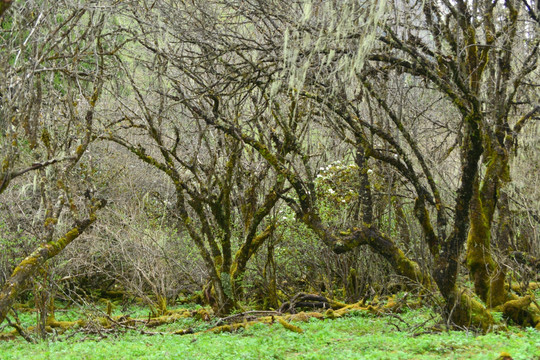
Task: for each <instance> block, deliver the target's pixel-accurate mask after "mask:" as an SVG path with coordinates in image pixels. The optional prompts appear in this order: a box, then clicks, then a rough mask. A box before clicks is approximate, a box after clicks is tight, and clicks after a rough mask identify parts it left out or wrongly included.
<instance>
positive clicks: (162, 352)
mask: <svg viewBox="0 0 540 360" xmlns="http://www.w3.org/2000/svg"><path fill="white" fill-rule="evenodd" d="M428 313H429V310H425V309H423V310H417V311H410V312H408V313H406V314H402V318H403V319H404V320H405V321H407V322H408V323H409V324H410V325H413V324H414V323H417V324H420V323H422V322H423V321H424V320H425V319H426V318H427V314H428ZM353 315H354V316H348V317H345V318H341V319H337V320H324V321H321V320H316V319H311V320H310V322H308V323H295V324H296V325H298V326H300V327H301V328H302V329H303V330H304V333H303V334H297V333H294V332H291V331H289V330H286V329H285V328H284V327H283V326H281V325H279V324H274V325H265V324H257V325H254V326H252V327H250V328H248V329H246V330H242V331H239V332H236V333H233V334H230V333H223V334H210V333H201V334H196V335H184V336H179V335H155V336H148V335H141V334H139V333H138V332H136V331H128V332H125V333H121V334H120V333H117V334H109V335H108V337H107V338H105V339H101V340H99V339H98V338H97V336H93V335H86V334H83V333H78V334H76V335H74V336H72V337H70V338H68V339H66V336H65V335H63V336H61V337H59V339H60V340H61V341H45V342H41V343H38V344H36V345H31V344H28V343H26V342H24V340H22V339H17V340H13V341H4V342H1V343H0V359H2V360H9V359H25V360H26V359H77V360H79V359H493V360H494V359H497V358H498V356H499V354H500V353H501V352H503V351H504V352H507V353H509V354H510V355H511V356H512V357H513V359H516V360H518V359H526V360H530V359H540V332H538V331H536V330H534V329H525V330H522V329H517V328H512V327H511V328H510V329H509V331H507V332H500V333H493V334H488V335H484V336H478V335H475V334H473V333H467V332H455V331H451V332H443V333H440V334H424V335H420V336H413V334H412V332H409V331H398V330H397V329H396V327H395V326H393V325H392V324H397V325H399V326H402V327H404V328H405V327H406V326H403V323H402V322H400V321H398V320H397V319H394V318H390V317H374V316H370V315H366V314H363V313H356V314H353ZM188 326H193V327H196V328H198V329H203V328H205V327H208V326H210V325H209V324H206V323H202V322H197V321H195V320H193V319H186V320H185V321H183V322H182V323H176V324H169V325H164V326H162V327H160V328H157V329H150V330H151V331H162V332H165V331H172V330H177V329H179V328H185V327H188ZM62 339H64V340H62Z"/></svg>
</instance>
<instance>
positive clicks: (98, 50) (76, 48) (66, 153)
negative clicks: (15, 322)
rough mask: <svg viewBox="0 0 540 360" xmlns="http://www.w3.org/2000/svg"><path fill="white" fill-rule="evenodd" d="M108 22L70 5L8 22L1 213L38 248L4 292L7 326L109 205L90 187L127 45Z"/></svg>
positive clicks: (0, 315) (0, 304)
mask: <svg viewBox="0 0 540 360" xmlns="http://www.w3.org/2000/svg"><path fill="white" fill-rule="evenodd" d="M5 4H7V5H9V4H10V2H2V8H0V9H2V11H3V10H5ZM60 5H61V6H60ZM103 5H105V4H103ZM106 20H107V15H106V12H105V11H103V10H100V9H99V7H95V8H94V7H93V6H88V7H86V6H81V5H77V4H71V3H69V2H66V3H62V4H59V3H58V2H54V4H53V3H51V2H39V3H32V4H31V5H29V6H26V7H19V6H13V11H12V12H10V13H5V14H4V16H3V17H2V28H3V32H2V35H1V36H2V37H1V41H2V50H0V52H1V53H2V56H1V59H2V60H1V61H2V68H3V69H5V71H3V72H2V73H1V74H0V94H1V101H2V102H1V107H0V129H1V131H2V132H1V133H0V149H1V150H0V152H1V153H2V157H3V158H2V168H1V169H0V179H1V180H0V181H1V182H0V184H1V185H0V196H2V197H3V199H2V205H3V206H2V209H1V211H2V212H6V213H7V214H9V215H10V217H11V218H13V219H18V220H19V221H18V222H17V223H13V224H12V225H13V226H14V227H15V229H16V228H17V227H18V228H20V229H23V230H22V231H18V230H13V232H12V236H22V234H24V233H26V234H28V235H29V236H31V237H33V238H35V242H36V244H35V246H36V248H35V250H34V251H33V252H32V253H30V254H28V255H27V256H26V257H25V258H24V260H23V261H22V262H21V263H20V264H18V266H16V267H15V268H14V270H13V272H12V274H11V276H10V277H9V278H7V279H6V281H5V283H4V284H3V285H2V290H1V291H0V323H1V322H3V320H4V319H5V318H6V316H7V315H8V312H9V311H10V309H11V306H12V304H13V303H14V301H16V299H17V297H18V296H19V295H21V293H22V292H23V291H24V290H25V289H26V288H27V285H28V282H29V281H30V280H31V279H32V278H33V277H34V276H35V275H36V273H37V272H38V270H40V269H42V267H43V265H44V264H45V263H46V262H47V261H48V260H49V259H51V258H53V257H55V256H56V255H58V254H59V253H60V252H61V251H62V250H63V249H64V248H65V247H66V246H68V245H69V244H70V243H72V242H73V241H74V240H75V239H77V238H78V237H79V236H80V235H81V234H82V233H83V232H84V231H86V230H87V229H88V228H89V227H90V225H91V224H92V223H93V222H94V221H95V220H96V213H97V211H98V210H99V209H100V208H102V207H103V206H104V205H105V203H106V201H105V200H103V199H99V197H98V195H97V194H94V192H93V187H94V184H91V183H89V182H87V181H85V178H86V179H88V178H89V176H88V175H89V173H90V172H91V171H92V164H91V163H90V162H88V159H87V158H86V155H87V154H88V150H89V148H90V145H91V143H92V141H93V136H94V118H95V116H96V113H97V111H98V107H99V106H98V101H99V99H100V98H101V95H102V91H101V90H102V87H103V83H104V81H105V80H106V76H107V73H106V71H107V70H106V57H107V55H108V54H109V53H110V52H112V51H115V50H117V48H116V47H117V46H121V45H122V44H121V43H120V42H118V41H117V38H116V37H115V35H116V34H115V32H114V31H112V32H109V30H110V28H108V27H107V26H106ZM30 175H33V176H34V179H33V186H32V187H31V188H32V196H29V197H28V199H27V200H26V201H25V203H21V202H20V200H18V203H17V204H15V203H12V202H11V201H14V198H13V197H11V196H10V195H11V191H15V188H16V187H17V186H19V187H20V186H21V185H24V184H27V183H28V181H30V180H29V179H28V177H29V176H30ZM31 183H32V182H31ZM10 190H11V191H10ZM15 205H17V208H18V209H22V210H23V211H22V214H18V210H16V207H15ZM25 207H27V208H26V210H27V211H29V213H30V214H32V219H31V220H32V221H28V220H27V219H26V218H27V213H26V212H25V211H24V208H25ZM6 218H7V216H6ZM46 317H47V314H46V313H45V314H42V318H43V321H45V319H46ZM42 325H44V323H43V324H42ZM42 327H43V328H44V326H42Z"/></svg>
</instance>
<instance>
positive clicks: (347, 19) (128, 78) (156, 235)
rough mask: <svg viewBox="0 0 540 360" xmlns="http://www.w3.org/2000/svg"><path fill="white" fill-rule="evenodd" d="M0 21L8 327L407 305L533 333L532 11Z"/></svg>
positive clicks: (39, 15) (413, 7)
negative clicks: (51, 318) (67, 305)
mask: <svg viewBox="0 0 540 360" xmlns="http://www.w3.org/2000/svg"><path fill="white" fill-rule="evenodd" d="M5 4H8V5H9V4H10V2H7V3H4V2H1V3H0V19H1V20H0V21H1V22H2V33H1V41H2V48H1V50H0V52H2V57H1V60H0V61H1V62H2V65H1V66H2V69H3V71H2V73H1V74H0V95H1V104H0V105H1V108H0V129H1V131H2V133H1V134H0V142H1V143H0V149H1V153H0V156H2V167H1V168H0V181H1V182H0V197H1V199H2V201H1V204H0V213H1V214H2V217H1V218H0V246H1V247H2V250H3V251H2V255H1V257H0V266H1V269H0V271H1V274H0V276H1V278H0V279H1V280H0V281H1V282H2V283H3V288H2V292H1V293H0V322H1V321H3V320H4V318H5V317H6V316H7V314H8V312H9V310H10V308H11V306H12V305H13V303H14V302H15V301H16V300H17V299H18V298H20V297H21V296H27V297H28V296H30V295H29V294H32V296H33V297H35V298H37V295H38V293H40V294H46V296H41V298H40V299H41V300H40V301H41V302H40V303H41V304H42V310H41V311H42V317H43V319H46V316H47V314H46V306H45V304H46V303H47V302H48V301H49V298H48V296H49V294H55V295H54V296H64V297H65V296H69V294H70V292H71V291H74V289H75V291H76V292H78V293H80V292H81V291H86V292H91V291H101V292H102V293H106V292H109V293H111V292H112V291H113V290H114V291H119V290H121V291H122V292H124V293H125V294H126V295H125V296H129V294H131V296H137V297H139V298H141V299H143V301H145V302H146V303H148V305H150V306H151V307H152V308H153V309H154V311H155V312H156V313H160V312H164V311H165V310H166V305H167V302H170V301H176V300H177V299H178V298H179V297H180V298H181V297H184V298H185V297H190V296H191V299H192V300H198V301H201V302H204V303H207V304H209V305H211V306H212V307H213V309H214V311H215V312H216V313H217V314H220V315H224V314H228V313H230V312H231V311H234V310H236V309H239V308H242V307H244V306H247V305H246V304H250V303H251V304H257V306H260V307H271V308H277V307H278V306H279V305H280V304H281V303H282V302H284V301H286V300H287V299H288V298H289V297H291V296H293V295H294V294H295V293H297V292H299V291H308V292H318V293H324V294H326V295H327V296H330V297H333V298H341V299H346V300H348V301H357V300H358V299H360V298H362V297H369V296H374V295H377V294H379V295H380V294H382V293H390V292H393V291H396V290H397V289H403V288H409V289H411V288H415V289H417V290H418V291H419V292H421V293H424V294H426V293H427V294H430V295H431V297H430V299H431V300H430V301H431V303H432V304H433V305H434V306H435V307H436V308H437V309H438V311H439V312H440V313H441V315H443V318H444V319H446V320H447V322H448V323H449V324H452V325H457V326H460V327H476V328H481V329H483V330H488V329H489V328H490V327H491V326H492V325H493V323H494V320H493V317H492V316H491V311H493V310H495V311H504V312H505V314H506V316H507V317H509V318H511V319H512V320H513V321H514V322H516V323H519V324H521V325H526V326H527V325H530V326H536V327H538V326H539V325H538V324H540V310H539V309H537V308H536V307H535V304H536V303H535V302H534V295H533V294H529V295H527V289H528V287H529V283H530V282H531V281H535V280H537V279H535V276H537V273H538V267H539V266H540V262H539V261H538V260H537V257H538V256H539V255H540V242H539V234H538V233H537V230H536V229H537V227H538V224H539V223H540V213H539V212H540V201H539V200H540V198H539V195H540V194H539V193H538V188H539V187H538V186H537V184H538V181H539V180H540V179H539V177H540V171H539V167H540V159H539V158H538V147H539V146H540V143H539V142H538V139H539V137H538V135H539V134H538V132H539V125H538V121H537V120H538V119H539V117H540V102H539V101H540V96H539V95H540V93H539V92H538V89H539V84H538V78H539V70H538V68H537V67H538V47H539V41H540V34H539V30H540V23H539V20H538V19H539V18H538V16H539V14H538V13H539V11H538V4H537V3H535V2H534V1H527V0H523V1H517V0H508V1H505V2H498V1H494V2H492V1H469V2H467V1H462V0H458V1H455V2H449V1H441V2H435V1H424V2H414V1H412V2H407V1H387V2H381V1H369V0H368V1H357V0H355V1H353V0H347V1H340V2H328V1H316V0H306V1H294V2H291V1H281V0H273V1H263V0H253V1H242V2H235V1H226V0H212V1H206V2H204V4H203V3H196V2H177V1H166V0H160V1H151V2H150V1H148V2H147V1H137V2H129V1H123V2H115V1H98V2H91V3H88V4H84V3H83V4H81V3H74V2H70V1H67V0H66V1H62V2H55V4H54V6H53V4H52V2H49V1H21V2H18V3H17V2H16V3H15V4H14V5H12V6H11V8H9V10H8V11H6V12H4V11H5V9H7V7H6V5H5ZM2 13H3V14H2ZM105 205H107V206H105ZM98 210H99V211H98ZM83 232H84V233H83ZM70 243H71V245H70V246H69V247H67V245H68V244H70ZM66 247H67V248H66ZM61 251H63V253H62V254H61V255H58V254H60V252H61ZM29 254H30V255H29ZM57 255H58V256H57ZM51 259H52V260H51ZM47 261H49V262H47ZM389 279H392V280H391V281H389ZM468 280H470V283H469V281H468ZM32 283H33V284H34V285H33V291H32V292H30V293H29V292H28V290H29V289H31V288H32ZM516 283H517V284H518V286H515V285H516ZM38 289H39V291H38ZM525 295H526V296H525ZM54 296H52V297H54ZM52 297H51V298H52ZM43 321H45V320H43Z"/></svg>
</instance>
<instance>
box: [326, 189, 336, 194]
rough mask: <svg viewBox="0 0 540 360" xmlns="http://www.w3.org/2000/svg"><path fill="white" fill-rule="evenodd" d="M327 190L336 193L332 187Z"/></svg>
mask: <svg viewBox="0 0 540 360" xmlns="http://www.w3.org/2000/svg"><path fill="white" fill-rule="evenodd" d="M328 192H329V193H330V194H335V193H336V192H335V191H334V189H328Z"/></svg>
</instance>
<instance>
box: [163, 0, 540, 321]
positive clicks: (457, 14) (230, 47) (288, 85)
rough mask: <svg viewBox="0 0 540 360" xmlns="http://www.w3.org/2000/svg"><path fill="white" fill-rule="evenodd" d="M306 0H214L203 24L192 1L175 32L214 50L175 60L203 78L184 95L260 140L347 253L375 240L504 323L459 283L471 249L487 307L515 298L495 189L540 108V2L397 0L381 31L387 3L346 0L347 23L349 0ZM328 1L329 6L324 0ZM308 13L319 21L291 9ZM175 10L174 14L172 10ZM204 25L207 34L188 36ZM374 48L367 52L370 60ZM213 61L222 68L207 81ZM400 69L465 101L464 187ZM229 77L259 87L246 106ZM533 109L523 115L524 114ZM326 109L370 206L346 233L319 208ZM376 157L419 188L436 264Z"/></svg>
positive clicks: (399, 265)
mask: <svg viewBox="0 0 540 360" xmlns="http://www.w3.org/2000/svg"><path fill="white" fill-rule="evenodd" d="M306 4H307V5H306ZM257 5H260V4H257ZM304 5H305V6H301V5H300V4H292V5H290V6H287V5H284V4H281V3H280V4H279V5H275V6H274V7H272V6H270V5H268V6H265V7H264V6H261V7H257V6H256V5H255V4H251V3H250V4H243V5H232V4H228V3H227V4H225V3H223V4H222V3H216V5H215V7H210V9H212V10H213V11H204V12H203V11H202V10H200V9H197V8H196V7H195V6H194V7H192V8H190V9H189V10H188V9H183V10H184V11H185V13H186V14H189V16H190V17H192V18H196V19H197V20H198V21H199V23H200V24H204V23H206V24H208V23H209V22H211V21H212V20H213V21H215V23H216V24H217V25H216V27H214V28H212V30H211V31H204V29H202V28H199V27H195V29H194V28H193V23H190V22H189V19H182V16H180V14H181V12H180V13H179V12H172V13H173V14H175V15H174V16H177V18H178V20H177V21H185V23H186V24H187V25H185V26H191V29H192V32H187V31H184V32H180V33H177V39H179V42H180V43H184V42H183V41H185V43H187V44H190V46H192V44H196V46H198V48H199V49H202V50H199V51H200V53H202V54H204V55H205V58H204V59H205V60H206V59H212V62H210V61H193V62H190V63H189V65H190V66H189V67H188V66H185V65H184V64H183V63H180V65H179V66H177V67H176V69H178V73H181V72H184V73H186V72H187V73H188V77H190V78H191V79H194V78H196V79H197V80H198V81H194V82H195V84H196V85H197V86H198V91H197V92H196V94H198V96H199V97H198V98H197V99H196V100H195V101H194V98H193V97H190V96H189V95H186V94H185V93H184V92H183V88H182V87H181V85H182V84H179V86H177V87H175V90H176V94H177V96H178V97H179V98H180V100H181V101H183V103H184V104H185V105H186V106H188V107H189V109H190V110H191V112H192V113H193V114H194V115H195V116H196V117H198V118H200V119H201V120H204V121H205V122H206V123H207V124H210V125H212V126H214V127H216V128H217V129H220V130H221V131H223V132H225V133H226V134H227V135H229V136H231V137H233V138H235V139H236V140H238V141H242V142H243V143H246V144H248V145H249V146H251V147H252V148H254V149H256V150H257V151H258V152H259V153H260V154H261V156H262V157H263V158H264V159H265V160H266V161H267V162H268V163H269V164H270V165H271V166H272V167H273V169H274V171H275V172H276V173H277V174H278V176H282V177H284V178H286V179H287V181H288V183H289V184H290V186H291V187H292V188H294V191H295V193H296V196H295V197H286V196H284V197H283V198H284V200H285V201H287V202H288V204H289V205H290V206H291V208H292V209H294V211H295V212H296V213H297V217H298V218H299V219H301V221H303V222H304V223H305V224H306V225H308V226H309V227H310V228H311V229H312V230H313V231H314V232H315V233H317V234H318V236H319V237H320V238H321V240H322V241H323V242H324V243H326V244H327V245H329V246H331V247H333V248H334V250H335V251H336V252H345V251H348V250H350V249H352V248H355V247H357V246H360V245H368V246H370V247H371V248H372V249H373V250H375V251H376V252H377V253H379V254H381V255H382V256H383V257H385V259H386V260H387V261H388V262H389V263H390V264H391V265H392V266H393V268H394V270H395V271H396V272H397V273H398V274H400V275H403V276H405V277H407V278H409V279H411V280H414V281H419V282H421V283H423V284H424V285H425V286H427V287H431V288H438V290H439V292H440V294H441V295H442V297H443V299H444V302H445V304H446V305H445V306H444V311H443V314H444V315H445V317H446V318H447V319H448V320H449V322H451V323H454V324H456V325H458V326H477V327H480V328H483V329H484V330H486V329H488V328H489V326H490V325H491V324H492V322H493V320H492V318H491V315H490V313H489V311H488V310H487V309H486V308H485V307H484V305H483V304H481V303H480V302H478V301H476V300H474V298H473V297H472V296H471V295H469V294H467V293H466V292H465V291H464V289H462V288H461V286H460V284H459V281H458V279H459V274H460V267H461V266H460V262H461V258H462V255H463V254H464V252H465V251H466V249H467V251H466V253H467V265H468V268H469V269H470V272H471V276H472V278H473V280H474V283H475V292H476V293H477V294H478V295H479V296H480V298H481V299H482V300H483V301H484V302H485V303H486V304H487V306H488V308H491V307H494V306H498V305H501V304H503V303H506V302H508V301H513V300H515V299H516V298H515V296H514V295H512V294H511V293H509V292H508V291H507V290H505V289H506V288H505V276H504V272H502V270H501V269H500V267H498V266H497V265H496V264H495V263H494V261H493V259H492V253H491V248H490V232H491V227H492V224H493V216H494V213H495V209H496V205H497V197H498V194H499V192H500V189H501V187H502V186H503V185H504V184H505V183H507V182H508V181H510V179H509V178H508V173H509V165H510V162H509V159H510V154H511V150H512V147H513V144H514V143H515V141H516V137H517V135H518V134H519V133H520V131H521V130H522V129H523V127H524V126H525V124H526V123H527V122H528V121H529V120H530V119H531V118H532V117H533V116H535V114H536V113H537V111H538V107H537V106H536V105H535V104H530V103H528V102H526V101H520V100H519V99H520V98H521V97H524V96H526V95H525V94H526V93H527V91H528V87H529V85H527V84H534V80H533V79H534V75H535V71H536V67H537V62H538V56H537V53H538V52H537V49H538V38H539V37H538V36H537V35H538V34H537V32H538V26H537V23H536V20H535V16H536V14H535V13H534V10H533V7H532V6H531V4H528V3H518V2H513V1H507V2H505V3H504V4H499V3H491V2H472V3H467V2H463V1H458V2H456V3H455V4H451V3H449V2H445V1H443V2H442V3H441V4H439V3H435V2H425V3H423V5H422V6H420V7H415V5H409V4H405V3H402V2H395V3H393V4H391V5H390V6H391V8H392V10H393V14H396V17H389V18H388V19H387V21H386V24H385V25H384V26H381V27H380V28H379V30H373V29H375V28H376V25H377V19H378V18H377V16H376V15H377V13H378V10H379V8H377V7H376V6H372V7H370V6H369V5H368V4H365V5H364V6H358V5H355V4H353V3H351V4H349V3H347V4H340V6H342V7H341V9H347V11H348V13H349V14H355V15H356V17H355V16H352V17H351V18H347V21H350V22H348V24H349V25H348V26H347V25H343V26H342V27H339V26H338V25H334V24H337V23H332V21H331V19H334V17H333V16H336V12H337V11H338V10H339V9H337V8H334V9H332V8H331V6H332V5H326V6H330V8H324V5H322V4H319V3H318V2H307V3H305V4H304ZM355 6H356V7H355ZM323 8H324V9H325V10H332V11H330V12H328V11H320V10H321V9H323ZM282 9H286V10H285V11H282ZM220 11H227V12H230V14H231V18H233V19H235V20H236V21H233V22H227V23H224V22H220V21H218V20H216V19H215V18H212V16H215V14H216V13H218V14H219V13H220ZM319 11H320V12H319ZM407 14H408V15H407ZM198 16H200V17H198ZM298 18H300V19H309V20H304V21H301V22H295V21H294V20H293V19H298ZM210 19H212V20H210ZM520 19H522V20H523V22H521V21H520ZM531 19H532V20H531ZM167 20H168V21H170V23H171V24H174V23H175V20H174V19H173V18H172V17H171V18H168V19H167ZM203 20H204V21H203ZM361 23H363V24H375V25H374V26H371V27H370V26H368V25H366V26H365V27H360V29H361V30H360V31H357V30H356V31H355V29H358V28H357V27H356V28H355V26H353V25H358V24H361ZM246 24H247V25H246ZM340 24H341V23H340ZM522 24H523V27H521V26H522ZM332 26H336V27H334V28H332ZM329 28H330V29H331V30H334V31H333V34H336V35H334V36H337V37H338V38H339V39H340V40H341V41H340V42H338V43H335V42H331V41H327V40H328V39H329V38H331V39H335V37H332V36H331V35H328V34H329V33H330V32H327V31H326V30H328V29H329ZM169 29H175V28H174V27H170V28H169ZM366 29H367V30H366ZM171 31H172V30H171ZM193 33H196V34H198V36H196V35H191V36H192V37H191V38H190V34H193ZM180 34H181V35H182V36H185V37H181V36H180ZM375 34H378V39H377V43H376V46H375V48H374V49H373V50H370V47H369V44H370V41H369V40H370V39H373V37H374V36H375ZM518 34H521V35H523V37H520V36H518ZM190 39H192V40H190ZM205 43H206V45H205V46H203V44H205ZM371 43H372V42H371ZM189 49H190V50H191V48H189ZM188 53H189V52H188ZM194 59H197V60H200V57H196V56H195V57H194ZM365 59H367V60H369V61H368V62H367V63H366V66H362V65H363V64H364V60H365ZM175 65H176V64H175ZM203 67H205V68H206V69H211V72H212V73H213V74H216V73H217V74H220V76H214V77H213V81H209V79H207V78H203V80H200V79H201V78H202V77H200V76H198V75H199V74H202V73H203V70H202V68H203ZM192 74H197V77H195V76H193V75H192ZM391 77H401V78H403V79H410V81H411V82H412V83H413V86H414V87H423V88H424V89H425V92H426V93H430V94H431V96H433V95H437V94H438V96H439V97H440V98H441V100H440V101H442V102H443V103H444V105H445V106H446V107H447V108H448V109H449V111H452V112H453V114H455V115H454V116H456V117H455V118H454V119H453V120H452V121H453V123H451V124H448V126H447V129H448V135H449V136H450V137H449V138H453V139H454V141H455V146H453V147H447V153H448V154H451V153H452V152H453V151H454V149H459V154H456V155H455V156H457V159H458V161H459V162H460V163H461V168H460V169H459V170H458V171H456V172H455V173H454V174H452V175H453V176H455V177H456V179H459V181H458V182H457V184H456V186H455V189H453V190H454V191H455V193H453V194H452V191H449V192H447V193H443V191H442V189H441V186H440V183H441V182H440V179H439V178H438V177H437V176H436V175H435V173H434V170H435V168H434V164H433V163H432V162H430V159H429V156H430V147H429V146H427V145H426V144H424V143H421V142H419V141H418V140H417V139H416V138H415V136H414V131H415V127H414V126H415V123H414V121H412V119H411V116H410V115H408V114H400V113H399V112H398V111H397V109H396V107H395V104H394V103H393V101H392V98H391V96H392V94H391V93H389V92H388V91H386V90H385V84H388V83H389V81H388V79H389V78H391ZM533 86H534V85H533ZM411 87H412V86H411ZM230 89H235V91H242V92H243V93H245V94H246V96H245V98H246V99H249V101H246V103H245V105H244V107H242V109H241V110H242V112H237V113H236V116H235V117H230V116H229V114H228V113H227V112H226V111H221V110H222V106H223V104H224V103H225V100H224V99H225V94H226V93H227V91H230ZM239 89H240V90H239ZM248 94H249V95H248ZM285 104H287V105H285ZM527 106H528V107H529V108H528V109H527ZM284 108H287V109H290V111H289V112H290V113H291V114H293V115H292V116H290V117H288V121H280V118H279V117H277V118H276V117H274V113H275V112H278V111H279V109H284ZM256 109H266V112H264V111H256ZM429 110H430V111H433V110H432V108H430V109H429ZM523 110H525V112H524V115H521V116H520V115H517V116H514V115H513V111H516V112H517V113H519V112H520V111H523ZM370 118H371V119H370ZM377 119H380V120H377ZM386 120H388V121H386ZM315 121H317V122H318V123H321V124H325V126H327V127H329V128H331V129H333V130H334V131H335V133H336V134H337V135H338V136H340V137H341V138H342V139H343V141H345V142H347V143H348V144H350V147H351V149H353V150H354V152H355V154H356V155H355V162H356V165H357V166H358V168H359V169H360V174H359V177H360V179H361V180H362V184H363V186H361V187H360V188H359V189H358V194H359V202H360V204H361V208H362V211H361V218H360V219H358V220H357V221H358V224H357V225H356V226H352V227H351V228H349V229H343V231H341V232H335V231H334V230H332V229H331V228H329V227H328V226H327V225H326V224H325V223H324V221H322V220H321V216H320V209H319V208H318V205H317V204H318V200H317V196H316V194H315V191H314V188H315V187H314V175H315V172H314V169H313V163H311V162H310V161H309V159H310V158H311V156H312V153H311V152H310V144H308V143H306V142H305V141H304V139H306V138H309V137H308V136H306V135H305V134H306V133H307V132H309V131H315V128H314V122H315ZM266 134H269V135H266ZM265 135H266V136H265ZM283 146H285V147H290V150H289V151H288V152H287V154H288V156H283V155H282V154H280V153H279V151H280V149H282V148H283ZM374 161H376V162H379V163H384V164H386V165H387V166H389V167H390V168H392V169H394V171H395V172H396V173H397V174H399V175H400V177H401V179H402V181H403V182H404V183H405V184H407V187H408V189H410V191H412V192H413V193H414V198H415V200H414V216H415V218H416V221H417V222H418V224H419V226H420V227H421V229H422V232H423V239H424V241H425V243H426V245H427V247H428V249H429V256H430V257H431V259H432V261H433V267H432V268H431V270H430V271H429V272H427V273H426V272H424V271H422V269H421V267H420V266H419V265H418V264H417V263H416V262H415V261H413V260H411V259H409V258H407V257H406V256H405V254H404V252H403V251H402V250H401V249H400V248H399V247H398V246H397V242H396V239H394V238H392V237H390V236H388V235H386V234H384V233H383V232H382V231H381V229H380V228H379V227H378V226H377V224H376V221H375V220H376V219H374V218H373V202H372V180H371V179H370V177H369V175H368V172H369V170H370V164H371V163H373V162H374ZM432 218H434V220H432ZM529 303H530V301H529ZM525 308H526V306H525ZM527 311H533V312H534V309H532V308H529V309H528V310H527ZM508 315H510V314H508ZM535 316H536V315H535ZM534 318H535V319H537V318H536V317H534ZM537 322H538V321H537V320H534V324H535V323H537ZM534 324H533V325H534Z"/></svg>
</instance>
